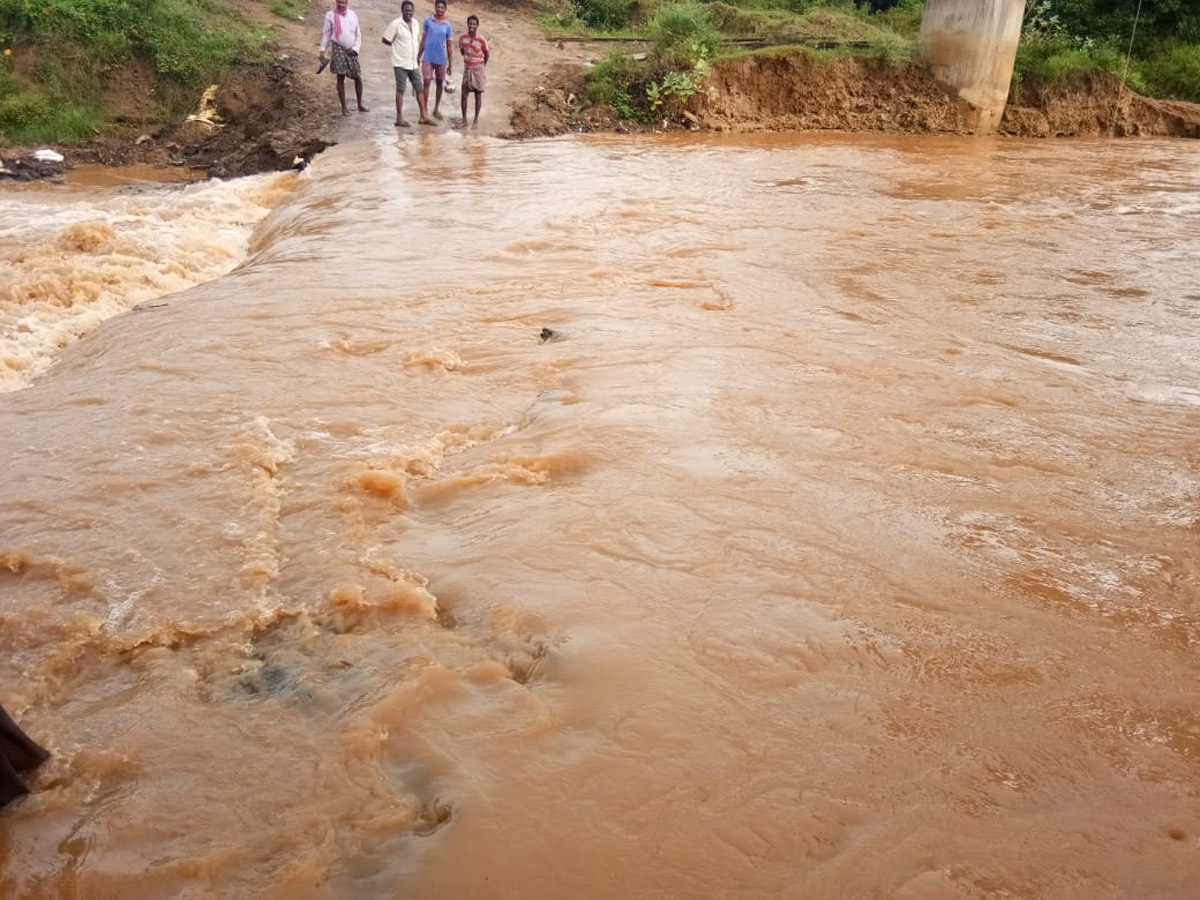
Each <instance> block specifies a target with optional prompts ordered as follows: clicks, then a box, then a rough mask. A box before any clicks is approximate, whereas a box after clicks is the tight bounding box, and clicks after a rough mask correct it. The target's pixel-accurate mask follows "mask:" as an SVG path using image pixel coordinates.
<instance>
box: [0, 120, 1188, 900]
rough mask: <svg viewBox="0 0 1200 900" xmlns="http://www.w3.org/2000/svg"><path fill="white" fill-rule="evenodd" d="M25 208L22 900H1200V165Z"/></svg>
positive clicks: (898, 164)
mask: <svg viewBox="0 0 1200 900" xmlns="http://www.w3.org/2000/svg"><path fill="white" fill-rule="evenodd" d="M0 210H3V211H4V213H5V219H4V224H3V225H2V226H0V227H3V228H4V229H6V230H5V233H4V243H5V246H4V247H3V249H0V272H2V273H3V276H2V277H0V324H2V326H3V328H2V331H0V341H3V354H0V370H3V372H4V375H3V384H2V386H3V387H4V388H6V389H7V392H6V393H3V394H0V458H2V459H3V461H4V463H3V465H4V469H3V480H2V482H0V701H2V702H3V703H4V705H5V706H6V707H7V708H8V709H9V710H10V711H11V712H12V713H13V714H14V715H15V716H16V717H17V719H18V720H19V721H20V722H21V723H22V725H23V726H25V727H26V728H27V730H28V731H29V732H30V733H31V734H32V735H33V736H34V737H35V738H36V739H37V740H39V741H40V742H42V743H43V744H45V745H46V746H47V747H48V748H50V749H51V750H52V751H53V752H54V754H55V756H54V759H53V761H52V762H51V763H50V764H48V765H47V766H45V767H44V768H43V770H42V771H41V772H40V773H39V775H38V776H37V778H36V779H35V782H34V785H33V786H34V789H35V792H34V793H33V794H32V795H31V796H30V797H28V798H26V799H25V800H23V801H21V802H20V803H18V804H16V805H15V806H13V807H11V808H10V809H8V810H6V811H5V812H4V813H3V814H2V815H0V895H3V896H4V897H13V898H16V897H21V898H63V897H80V898H93V897H120V898H123V900H125V898H164V897H187V898H201V897H204V898H208V897H279V898H303V897H314V898H361V897H419V898H449V897H479V898H568V897H571V898H582V897H587V898H629V897H637V898H759V897H781V898H824V897H830V898H832V897H864V898H866V897H880V898H891V897H898V898H968V897H1014V898H1043V897H1045V898H1119V897H1131V898H1132V897H1155V898H1193V897H1196V896H1200V656H1198V653H1200V550H1198V546H1200V471H1198V466H1200V146H1197V145H1196V144H1189V143H1182V142H1179V143H1170V142H1149V141H1128V142H1120V143H1021V142H1013V141H999V142H989V141H975V140H968V139H910V138H852V137H845V136H841V137H808V138H786V137H779V136H775V137H763V138H739V139H736V140H735V139H719V138H713V139H708V140H702V139H696V138H691V137H687V138H666V137H663V138H644V139H637V140H630V139H624V140H618V139H598V138H591V139H582V138H581V139H565V140H557V141H546V142H530V143H523V144H514V143H506V142H503V141H499V140H494V139H491V138H485V137H473V136H467V137H463V136H461V135H443V136H423V137H419V138H413V137H411V136H409V137H406V138H405V139H404V140H402V141H400V142H396V141H395V139H394V138H391V137H390V136H389V139H387V140H375V141H366V140H364V141H357V142H350V143H346V144H343V145H341V146H339V147H337V148H335V149H334V150H332V151H330V152H328V153H326V154H325V155H323V156H321V157H319V158H318V159H317V160H316V162H315V163H314V164H313V165H312V166H311V167H310V168H309V169H308V170H307V171H306V172H304V173H301V174H298V175H296V174H288V175H279V176H261V177H257V178H254V179H248V180H246V181H242V182H229V183H226V184H221V183H206V184H195V185H186V186H177V185H151V186H140V187H134V188H130V187H123V188H122V187H103V186H99V187H75V188H70V187H68V188H61V189H49V188H44V187H39V188H36V189H34V190H29V189H22V190H20V191H12V192H7V193H3V194H0ZM201 282H203V283H201ZM194 284H199V286H197V287H193V288H190V289H186V290H182V292H179V291H180V290H181V288H186V287H187V286H188V285H194ZM122 310H128V311H125V312H123V313H122ZM118 313H120V314H118ZM101 319H104V320H105V321H104V322H103V324H98V323H99V322H100V320H101ZM543 329H549V332H547V333H544V332H543Z"/></svg>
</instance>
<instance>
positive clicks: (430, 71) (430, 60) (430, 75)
mask: <svg viewBox="0 0 1200 900" xmlns="http://www.w3.org/2000/svg"><path fill="white" fill-rule="evenodd" d="M453 37H454V27H453V26H452V25H451V24H450V21H449V20H448V19H447V18H446V0H437V2H436V3H434V4H433V15H432V16H426V17H425V23H424V24H423V25H422V26H421V49H420V58H421V75H422V76H423V77H424V79H425V108H426V109H429V82H431V81H436V82H437V97H436V98H435V99H434V101H433V117H434V118H435V119H440V118H441V117H442V113H441V111H440V107H441V105H442V90H443V89H444V88H445V82H446V76H447V75H449V74H451V68H452V65H451V62H450V40H451V38H453Z"/></svg>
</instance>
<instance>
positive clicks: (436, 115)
mask: <svg viewBox="0 0 1200 900" xmlns="http://www.w3.org/2000/svg"><path fill="white" fill-rule="evenodd" d="M433 117H434V118H435V119H438V120H440V119H441V118H442V114H441V113H440V112H438V111H437V110H436V109H435V110H434V111H433Z"/></svg>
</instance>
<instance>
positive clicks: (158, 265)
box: [0, 174, 297, 391]
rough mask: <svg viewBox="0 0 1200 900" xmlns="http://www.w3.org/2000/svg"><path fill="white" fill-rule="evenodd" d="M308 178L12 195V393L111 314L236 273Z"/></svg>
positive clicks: (3, 376) (8, 385)
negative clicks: (259, 228)
mask: <svg viewBox="0 0 1200 900" xmlns="http://www.w3.org/2000/svg"><path fill="white" fill-rule="evenodd" d="M296 178H297V176H295V175H291V174H287V175H260V176H256V177H253V178H245V179H240V180H238V181H234V182H222V181H209V182H203V183H198V184H189V185H184V186H179V185H145V186H138V187H136V188H132V189H130V188H126V189H124V190H112V191H88V192H78V191H63V190H54V189H46V188H42V187H38V188H35V189H32V190H31V189H17V190H13V189H10V190H8V191H6V192H4V193H0V391H11V390H16V389H18V388H21V387H25V386H27V385H28V384H30V383H31V382H32V381H33V380H34V379H35V378H36V377H37V376H39V375H41V374H42V373H43V372H45V371H46V370H47V369H48V368H50V366H51V365H52V364H53V362H54V359H55V357H56V355H57V354H58V352H59V351H61V350H62V349H63V348H65V347H67V346H69V345H70V344H72V343H74V342H75V341H77V340H78V339H79V338H81V337H82V336H83V335H85V334H87V333H89V332H91V331H93V330H94V329H95V328H96V327H97V326H99V325H100V323H102V322H104V321H105V320H106V319H110V318H112V317H113V316H115V315H119V314H120V313H123V312H125V311H127V310H129V309H130V308H132V307H133V306H135V305H137V304H138V303H142V302H145V301H147V300H153V299H155V298H156V297H161V296H163V295H165V294H171V293H175V292H177V291H181V290H184V289H186V288H189V287H193V286H195V285H197V284H201V283H203V282H205V281H209V280H211V279H213V278H217V277H219V276H221V275H224V274H225V273H227V272H229V271H230V270H232V269H233V268H234V267H235V266H236V265H237V264H238V263H239V262H240V261H241V260H242V259H243V258H244V256H245V254H246V250H247V247H248V246H249V243H250V238H251V235H252V234H253V231H254V227H255V225H257V224H258V223H259V222H260V221H262V219H263V217H264V216H266V214H267V213H268V212H270V211H271V209H273V208H274V207H275V206H276V205H277V204H278V203H280V202H281V201H282V200H283V198H284V197H285V196H287V194H288V193H290V192H291V189H292V187H293V185H294V184H295V182H296Z"/></svg>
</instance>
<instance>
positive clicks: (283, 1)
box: [267, 0, 308, 20]
mask: <svg viewBox="0 0 1200 900" xmlns="http://www.w3.org/2000/svg"><path fill="white" fill-rule="evenodd" d="M267 9H269V10H271V12H273V13H275V15H277V16H279V18H281V19H293V20H295V19H298V18H300V17H301V16H302V15H304V11H305V10H307V9H308V4H307V3H306V2H304V0H268V2H267Z"/></svg>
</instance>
